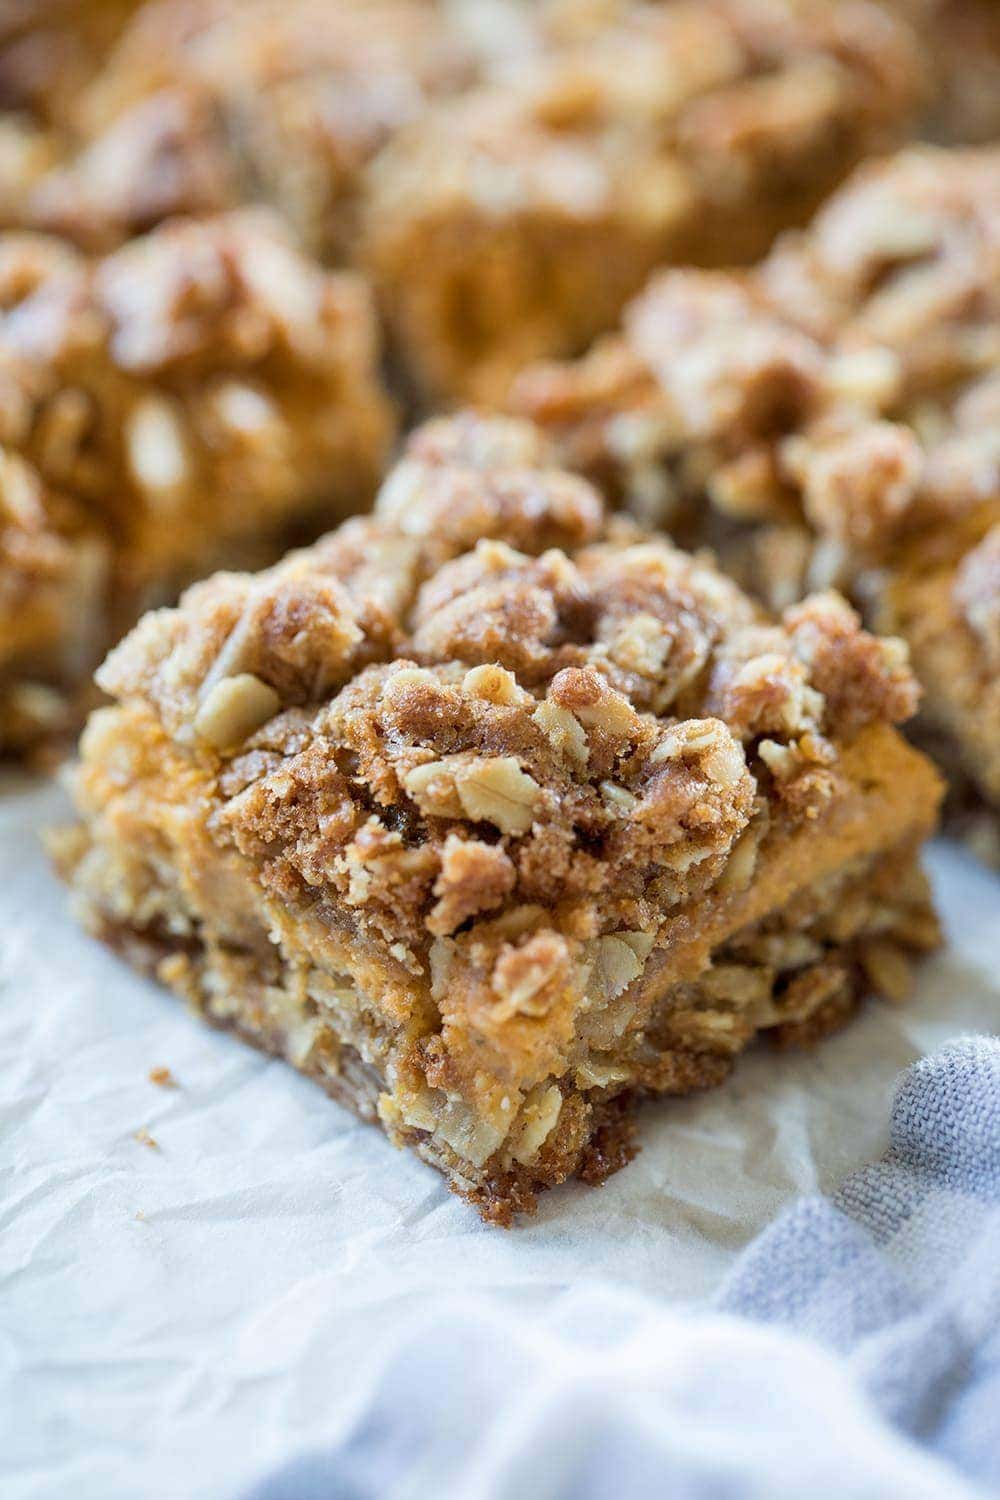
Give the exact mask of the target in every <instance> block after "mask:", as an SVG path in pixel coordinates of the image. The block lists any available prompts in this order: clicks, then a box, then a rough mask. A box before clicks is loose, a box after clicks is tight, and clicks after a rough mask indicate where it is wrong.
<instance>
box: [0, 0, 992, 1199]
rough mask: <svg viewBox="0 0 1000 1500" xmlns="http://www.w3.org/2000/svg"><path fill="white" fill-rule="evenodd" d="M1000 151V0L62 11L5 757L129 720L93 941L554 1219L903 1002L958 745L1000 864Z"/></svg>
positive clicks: (0, 122)
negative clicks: (670, 1126) (643, 1101)
mask: <svg viewBox="0 0 1000 1500" xmlns="http://www.w3.org/2000/svg"><path fill="white" fill-rule="evenodd" d="M998 142H1000V11H998V8H997V7H996V6H995V5H994V4H992V3H991V0H842V3H838V4H836V5H833V4H830V3H828V0H763V3H761V0H646V3H641V0H537V3H530V0H438V3H434V0H338V3H323V0H145V3H136V0H116V3H109V4H107V5H102V6H94V5H87V4H83V3H80V0H42V3H39V4H30V5H29V4H18V5H14V6H12V7H9V8H8V11H7V12H6V13H5V15H4V17H3V18H0V752H2V753H4V754H6V755H7V756H20V757H22V758H24V757H27V756H34V757H36V758H37V757H38V756H39V755H40V754H41V755H43V756H52V755H54V754H56V753H60V752H64V751H66V750H67V749H68V748H69V747H70V746H71V745H72V743H73V740H74V738H75V735H76V731H77V730H78V729H79V728H80V726H81V724H82V723H83V721H84V719H85V717H86V712H87V710H88V708H90V707H94V706H95V705H100V704H101V703H102V701H103V703H104V705H105V706H97V707H96V708H95V712H94V715H93V717H92V718H91V720H90V722H89V725H88V727H87V729H86V731H85V733H84V737H83V740H82V742H81V747H80V756H79V764H78V767H77V769H76V770H75V771H74V773H73V775H72V785H73V788H74V794H75V797H76V801H77V807H78V812H79V819H78V822H77V823H76V825H75V826H73V827H70V828H68V829H65V830H63V831H62V832H60V833H59V834H57V835H55V836H54V841H53V843H54V849H55V855H56V859H57V863H58V865H59V867H60V869H61V870H62V872H63V873H64V875H65V876H66V878H67V880H68V881H69V883H70V884H71V886H72V889H73V892H74V899H75V902H76V905H77V908H78V909H79V911H80V912H81V913H82V916H83V918H84V920H85V921H86V922H87V924H88V925H89V926H90V927H91V928H92V929H93V930H95V931H96V932H97V933H99V934H100V935H101V936H102V937H104V938H106V939H107V940H108V941H110V942H111V943H113V944H114V945H115V946H116V947H118V948H120V949H121V950H122V951H123V952H124V953H125V954H126V956H128V957H129V958H131V959H133V960H134V961H136V962H138V963H139V964H141V965H142V966H144V967H146V968H150V969H152V970H153V971H154V972H155V973H156V974H158V975H159V977H160V978H161V979H162V980H163V981H164V983H166V984H168V985H170V986H171V987H173V988H174V989H175V990H177V991H178V992H179V993H181V994H183V995H184V996H185V997H186V998H187V999H188V1000H189V1001H190V1002H191V1003H192V1004H193V1005H194V1006H195V1007H196V1008H197V1009H198V1010H199V1011H201V1012H202V1013H203V1014H204V1015H205V1016H206V1018H207V1019H208V1020H210V1021H211V1022H213V1023H215V1024H219V1025H224V1026H229V1027H232V1028H234V1029H236V1030H237V1031H239V1032H240V1033H242V1034H243V1035H245V1036H246V1037H247V1038H248V1039H250V1040H251V1041H254V1042H256V1043H257V1044H259V1045H261V1046H263V1047H265V1048H267V1049H270V1050H273V1051H277V1052H279V1053H281V1054H283V1055H285V1056H287V1057H288V1058H289V1060H290V1061H292V1062H293V1063H294V1064H295V1065H296V1066H298V1067H300V1068H302V1069H303V1070H304V1071H306V1072H309V1073H310V1074H313V1075H314V1076H316V1077H317V1078H318V1079H319V1080H320V1081H321V1082H322V1083H323V1084H324V1086H326V1087H327V1088H328V1089H329V1090H330V1092H331V1093H333V1094H334V1095H335V1096H337V1097H339V1098H341V1099H343V1100H344V1101H346V1102H347V1103H348V1104H350V1105H351V1106H352V1107H353V1108H355V1109H356V1110H357V1111H358V1112H359V1113H361V1114H362V1115H363V1116H364V1117H365V1118H369V1119H376V1118H377V1119H378V1120H380V1121H381V1123H382V1125H383V1127H384V1128H385V1129H386V1131H387V1132H388V1134H389V1135H390V1136H391V1138H392V1139H394V1140H395V1141H397V1142H398V1143H400V1144H405V1145H409V1146H412V1147H413V1148H414V1149H415V1150H416V1151H417V1152H418V1153H419V1154H420V1155H421V1156H423V1157H424V1158H425V1159H426V1160H428V1161H430V1162H431V1163H432V1164H434V1165H435V1166H437V1167H439V1168H440V1169H441V1170H442V1171H443V1172H444V1173H445V1175H446V1177H447V1178H448V1180H449V1182H450V1184H451V1185H452V1186H453V1187H454V1188H455V1189H456V1190H457V1191H459V1192H461V1193H462V1194H464V1195H465V1196H467V1197H468V1198H469V1199H470V1200H472V1201H473V1202H475V1203H476V1204H477V1206H478V1207H479V1208H480V1209H481V1211H482V1212H483V1213H484V1215H485V1216H486V1217H488V1218H490V1219H493V1220H496V1221H499V1222H505V1223H506V1222H509V1221H510V1220H511V1218H512V1216H513V1215H515V1214H516V1213H518V1212H519V1211H522V1210H525V1211H527V1210H530V1209H531V1208H532V1207H533V1206H534V1203H535V1199H536V1195H537V1192H538V1190H539V1189H540V1188H542V1187H546V1186H549V1185H551V1184H554V1183H556V1182H559V1181H561V1180H563V1179H565V1178H566V1177H568V1176H571V1175H577V1176H580V1177H582V1178H584V1179H585V1180H587V1181H598V1180H600V1179H601V1178H602V1177H603V1176H605V1175H606V1174H607V1173H608V1172H609V1171H611V1170H613V1169H614V1168H615V1167H617V1166H619V1165H621V1164H622V1162H623V1161H625V1160H626V1159H627V1157H628V1155H629V1154H630V1152H631V1150H632V1149H633V1148H632V1145H631V1139H632V1137H631V1125H630V1109H631V1106H632V1104H633V1103H634V1102H635V1101H636V1100H637V1099H639V1098H641V1097H643V1096H645V1095H648V1094H654V1093H668V1094H669V1093H682V1092H686V1091H688V1090H690V1089H694V1088H699V1087H703V1086H705V1085H707V1084H711V1083H715V1082H717V1081H720V1080H721V1079H722V1077H723V1076H724V1075H725V1073H726V1072H727V1071H728V1069H729V1067H730V1066H731V1064H732V1061H733V1059H734V1057H735V1056H736V1054H737V1053H738V1052H739V1051H740V1050H741V1049H742V1048H743V1047H744V1046H746V1045H747V1044H748V1043H749V1042H750V1041H751V1040H752V1038H753V1037H754V1036H755V1035H757V1034H758V1033H759V1032H766V1033H768V1034H769V1035H770V1036H771V1037H772V1038H775V1039H776V1040H778V1041H779V1042H782V1043H788V1042H793V1041H811V1040H813V1039H814V1038H817V1037H819V1036H820V1035H822V1034H823V1033H824V1032H826V1031H827V1030H829V1029H830V1028H831V1027H833V1026H835V1025H837V1024H839V1023H840V1022H842V1021H843V1020H844V1019H846V1018H847V1017H848V1016H849V1015H850V1014H851V1013H852V1012H853V1010H854V1009H855V1007H856V1005H857V1003H858V1001H859V1000H860V999H861V998H862V997H863V996H864V995H865V994H866V993H869V992H873V991H874V992H878V993H882V994H885V995H887V996H889V997H890V998H893V999H900V998H903V996H904V995H905V993H906V992H907V990H908V987H909V967H910V958H911V957H912V956H914V955H916V954H919V953H920V952H921V951H924V950H927V949H929V948H931V947H933V946H934V944H935V942H936V940H937V928H936V924H935V919H934V916H933V913H932V910H931V907H930V904H929V900H928V895H927V891H926V889H925V886H924V883H923V879H922V876H921V874H920V869H919V864H918V855H919V847H920V844H921V842H922V841H923V840H924V839H925V838H926V837H927V836H928V834H929V833H931V832H932V831H933V828H934V825H935V820H936V815H937V808H938V804H939V802H940V800H941V795H942V784H941V783H940V782H939V779H938V776H937V773H936V771H935V770H934V769H933V767H932V765H931V762H930V761H929V760H928V759H927V756H926V754H925V753H924V752H927V754H929V755H930V756H932V757H933V759H934V760H935V761H937V763H938V765H939V767H940V769H941V770H943V771H944V772H945V773H946V778H947V782H948V788H949V791H948V802H947V809H948V818H949V827H950V828H951V829H953V830H955V831H959V832H961V833H962V834H963V836H965V837H967V838H968V839H969V840H970V841H971V843H972V845H973V847H974V848H975V850H976V851H977V853H978V854H980V855H981V856H982V857H983V858H985V859H986V860H987V861H990V862H994V861H996V860H997V859H998V856H1000V837H998V832H997V828H998V825H997V808H998V807H1000V144H998ZM470 403H472V404H474V409H472V408H471V407H470ZM467 407H469V409H465V408H467ZM456 408H457V411H456ZM448 412H450V413H451V414H450V415H448V414H445V415H441V413H448ZM421 424H422V425H421ZM407 429H412V430H411V432H410V436H409V437H408V438H404V437H403V436H402V435H403V434H404V433H405V431H406V430H407ZM376 497H377V498H376ZM373 501H374V510H372V509H371V507H372V504H373ZM338 523H341V524H340V525H339V529H337V530H335V531H332V532H330V533H329V534H328V535H326V536H323V533H324V532H326V531H327V530H328V528H329V527H331V526H336V525H337V524H338ZM320 537H322V539H321V540H318V541H317V538H320ZM310 544H311V545H310ZM296 546H305V547H306V549H307V550H303V551H299V552H292V553H289V554H288V555H287V556H284V554H286V553H288V549H289V548H290V547H296ZM283 557H284V560H280V559H282V558H283ZM217 568H226V569H229V570H239V571H229V572H225V573H220V574H218V575H217V576H215V577H208V575H209V574H211V573H212V572H213V570H215V569H217ZM256 568H264V569H265V571H263V572H260V573H250V572H248V571H246V570H248V569H256ZM195 580H203V581H201V582H195ZM188 585H193V586H192V587H190V588H188V592H187V593H186V594H184V596H183V598H182V600H181V603H180V605H179V607H177V608H158V606H170V605H173V604H174V603H175V602H176V600H177V599H178V596H179V594H180V593H181V591H182V590H183V589H185V588H187V587H188ZM150 609H153V611H154V612H153V613H148V614H145V615H144V612H145V611H149V610H150ZM137 622H139V623H137ZM129 632H131V633H129ZM123 638H124V639H123ZM116 643H120V644H117V645H116ZM111 648H114V649H111ZM109 649H111V654H110V656H109V657H108V658H107V660H106V661H105V664H104V666H103V667H101V668H100V670H99V672H98V673H97V686H96V687H95V686H94V678H93V674H94V669H95V668H96V667H97V666H98V664H99V663H100V661H101V660H102V658H104V657H105V655H106V653H107V652H108V651H109ZM108 700H111V706H107V702H108ZM896 725H906V726H907V728H906V730H905V733H906V734H907V735H908V736H909V740H907V739H904V738H902V737H901V735H900V733H899V732H898V730H897V728H896V727H895V726H896ZM914 745H916V746H919V747H920V748H914Z"/></svg>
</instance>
